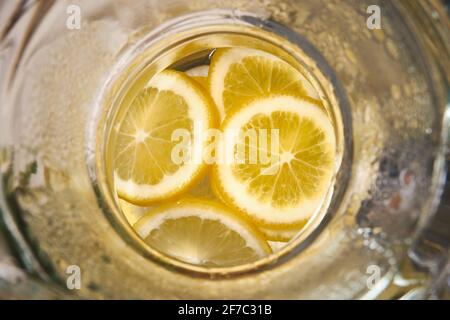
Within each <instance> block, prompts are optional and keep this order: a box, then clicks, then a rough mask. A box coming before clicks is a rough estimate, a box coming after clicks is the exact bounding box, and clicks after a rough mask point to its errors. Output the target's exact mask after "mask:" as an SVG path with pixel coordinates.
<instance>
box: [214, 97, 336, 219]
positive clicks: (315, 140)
mask: <svg viewBox="0 0 450 320" xmlns="http://www.w3.org/2000/svg"><path fill="white" fill-rule="evenodd" d="M222 129H223V131H224V132H233V133H241V132H248V131H249V129H251V130H255V131H256V133H258V132H262V130H261V129H265V130H266V132H267V137H268V138H271V137H272V139H275V138H276V135H274V134H275V133H278V135H277V136H278V138H277V140H278V146H277V144H274V146H277V147H276V149H275V150H273V148H272V142H269V141H267V140H266V141H267V143H266V144H262V142H263V141H262V140H258V141H257V143H254V142H251V140H250V139H247V138H246V135H240V134H237V136H238V138H236V139H234V140H230V139H228V138H227V135H224V138H222V139H220V140H219V144H218V148H217V152H218V159H224V160H222V161H221V163H218V164H216V165H214V167H213V170H212V171H213V174H212V175H213V177H212V181H213V183H214V187H213V190H215V191H216V192H218V193H219V197H220V198H221V199H224V200H225V201H226V202H227V203H228V204H229V205H230V206H232V207H235V208H236V209H237V210H240V211H242V212H244V213H246V214H247V215H248V216H249V217H250V218H252V219H253V220H256V221H257V223H258V225H266V226H278V227H280V228H281V227H288V226H289V227H292V226H293V225H299V226H300V225H302V224H303V223H304V220H307V219H309V218H310V217H311V216H312V215H313V214H315V213H316V212H317V211H318V210H319V208H320V207H321V204H322V202H323V201H324V198H325V196H326V194H327V191H328V189H329V186H330V182H331V179H332V176H333V173H334V158H335V149H336V141H335V140H336V138H335V134H334V129H333V126H332V123H331V121H330V120H329V118H328V117H327V116H326V115H325V113H324V112H323V111H322V110H321V109H320V108H319V107H318V106H316V105H314V104H312V103H310V102H308V101H306V100H302V99H299V98H295V97H291V96H279V97H270V98H266V99H262V100H258V101H255V102H252V103H250V104H249V105H248V106H245V107H244V108H240V109H234V112H232V113H231V114H230V115H228V117H227V118H226V119H225V121H224V123H223V127H222ZM274 129H275V130H274ZM230 144H231V145H230ZM262 146H263V147H264V146H265V148H266V149H264V148H262ZM238 147H241V148H242V147H245V148H244V150H245V151H246V154H245V157H243V156H236V155H237V153H236V152H237V151H236V150H238V149H237V148H238ZM251 150H257V151H258V153H257V156H258V158H257V161H253V162H252V161H249V159H251V158H249V155H250V154H251V153H250V151H251ZM261 151H262V153H261V154H262V155H264V154H266V155H267V156H268V157H267V158H268V159H269V160H270V161H264V162H262V161H261V159H262V158H261V157H260V154H259V152H261ZM242 160H245V161H242Z"/></svg>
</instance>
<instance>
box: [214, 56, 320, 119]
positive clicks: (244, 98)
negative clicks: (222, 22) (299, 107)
mask: <svg viewBox="0 0 450 320" xmlns="http://www.w3.org/2000/svg"><path fill="white" fill-rule="evenodd" d="M209 88H210V90H211V96H212V97H213V99H214V102H215V103H216V105H217V107H218V109H219V112H220V115H221V117H222V118H223V117H224V116H225V114H227V113H228V112H229V110H232V109H233V108H238V107H241V106H243V105H246V104H248V103H250V102H252V101H254V100H255V99H260V98H263V97H268V96H270V95H291V96H294V97H310V98H311V99H315V100H317V99H319V96H318V94H317V91H316V90H315V89H314V87H313V86H312V85H311V84H310V82H309V81H308V80H307V79H306V78H305V77H304V76H303V75H302V74H301V73H300V72H299V71H298V70H297V69H295V68H294V67H292V66H291V65H290V64H288V63H287V62H285V61H284V60H281V59H280V58H278V57H276V56H273V55H271V54H269V53H266V52H264V51H259V50H254V49H243V48H224V49H217V50H216V52H215V53H214V55H213V57H212V60H211V66H210V69H209Z"/></svg>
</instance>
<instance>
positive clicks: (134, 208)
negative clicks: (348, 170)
mask: <svg viewBox="0 0 450 320" xmlns="http://www.w3.org/2000/svg"><path fill="white" fill-rule="evenodd" d="M257 32H258V31H257V29H254V30H252V33H253V35H252V36H248V35H247V34H241V35H236V34H231V33H219V34H208V35H206V36H204V37H199V39H197V41H192V42H188V43H185V44H184V45H180V46H179V47H177V48H176V49H174V50H172V51H169V52H168V53H167V54H166V55H165V56H162V57H160V59H158V60H155V61H153V63H152V64H150V65H148V66H147V67H146V68H145V69H144V71H143V72H141V74H140V75H139V76H138V77H136V79H135V81H134V82H133V83H132V84H131V85H130V86H129V88H128V90H127V92H126V93H125V94H124V98H123V99H122V105H121V106H120V107H119V112H118V116H117V117H116V119H115V120H114V123H119V124H120V121H121V120H120V116H121V117H122V119H123V117H124V116H125V115H126V110H127V108H128V106H129V105H130V103H132V101H133V97H134V96H136V95H137V94H138V93H139V92H140V90H142V89H141V88H142V87H143V86H145V84H146V83H147V82H148V81H149V80H150V79H151V78H152V76H153V75H154V74H155V73H157V72H159V71H160V70H161V69H172V70H177V71H180V72H185V73H186V74H188V75H189V76H191V77H192V78H193V79H195V80H196V81H197V82H198V83H199V84H200V85H201V86H206V85H207V82H206V77H207V72H208V66H209V64H210V59H211V56H212V54H213V53H214V51H215V50H216V49H217V48H221V47H222V48H223V47H244V48H251V49H257V50H262V51H265V52H267V53H270V54H272V55H276V56H277V57H279V58H280V59H283V60H284V61H285V62H288V63H289V64H290V65H291V66H292V67H294V68H295V69H297V70H298V71H299V72H300V73H301V74H302V75H303V76H305V77H306V78H307V79H308V80H311V86H312V87H314V88H317V89H318V90H317V91H318V95H320V96H321V97H322V98H324V97H325V95H324V94H323V92H322V91H321V86H320V84H319V81H318V80H317V79H316V78H315V76H314V75H313V74H311V73H309V72H307V68H308V70H314V68H315V67H314V66H306V65H305V62H304V61H301V62H300V61H299V60H298V57H293V56H292V55H291V54H290V53H288V52H287V51H286V50H283V49H281V48H280V47H278V46H276V45H274V44H273V43H269V42H265V41H263V40H260V39H258V37H255V33H257ZM243 44H245V46H244V45H243ZM131 73H132V70H130V74H131ZM321 102H322V108H323V111H325V113H326V114H327V116H328V117H329V119H330V121H331V122H332V124H333V126H334V127H335V134H336V139H337V149H338V150H337V153H336V159H337V161H336V166H339V160H338V159H339V157H340V153H341V152H342V145H341V143H342V134H341V131H342V130H341V125H340V123H339V121H338V120H337V119H339V118H338V115H337V114H336V113H335V109H334V106H333V104H332V103H330V102H329V101H327V100H326V99H322V101H321ZM113 135H114V133H113V132H112V133H111V138H110V140H109V146H114V137H113ZM109 151H110V153H109V158H108V157H107V159H110V161H109V163H108V162H107V165H108V164H109V165H110V166H112V167H113V166H114V165H113V164H112V163H113V161H111V159H114V148H113V147H110V148H109ZM113 183H114V182H113ZM332 184H333V180H332V182H331V183H330V190H329V191H328V194H326V195H324V197H323V198H324V200H323V203H322V207H321V208H320V210H319V211H318V212H317V213H316V214H315V215H314V216H313V217H311V219H314V220H315V221H309V222H308V221H304V222H302V223H301V224H297V225H295V226H291V227H287V228H281V229H280V228H276V227H275V228H271V227H270V226H258V225H255V227H256V228H257V229H259V231H260V232H261V233H262V234H263V235H264V236H265V237H266V239H267V240H268V243H269V244H270V246H271V247H272V250H273V252H277V251H279V250H281V249H282V248H283V247H284V246H285V244H286V243H288V242H289V241H291V240H293V239H295V238H296V236H297V235H298V234H299V233H302V232H306V231H308V232H309V231H311V230H312V228H314V226H317V225H318V223H320V220H321V219H322V218H323V216H324V214H325V212H326V209H327V207H328V203H329V201H330V199H331V194H332V190H331V189H332ZM186 197H189V198H192V197H194V198H200V199H202V198H204V199H208V200H213V201H216V202H218V203H223V200H222V199H221V197H220V196H218V195H217V192H214V190H213V188H212V187H211V180H210V175H209V174H205V175H203V176H202V178H201V179H200V180H199V181H198V182H197V183H196V184H195V185H193V186H192V187H191V188H189V189H187V190H185V191H184V192H183V193H181V194H179V195H177V196H176V197H174V198H171V199H170V200H167V201H163V202H162V203H155V204H151V205H148V206H145V207H143V206H138V205H136V204H132V203H129V202H127V201H125V200H123V199H118V203H119V206H120V208H121V210H122V212H123V214H124V216H125V218H126V219H127V220H128V222H129V223H130V225H131V226H133V225H134V224H135V223H136V222H137V221H138V220H139V219H140V218H141V217H142V216H143V215H145V213H147V212H149V211H151V210H154V209H155V208H158V207H159V206H161V205H164V204H165V203H167V202H168V203H175V202H176V201H178V200H180V199H184V198H186ZM225 205H226V204H225ZM307 222H308V225H310V226H309V229H310V230H306V229H307V228H304V227H305V224H306V223H307ZM163 253H165V254H168V255H171V252H163Z"/></svg>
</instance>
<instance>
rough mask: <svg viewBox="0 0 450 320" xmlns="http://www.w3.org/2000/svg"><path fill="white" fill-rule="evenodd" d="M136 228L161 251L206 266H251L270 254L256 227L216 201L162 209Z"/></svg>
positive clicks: (190, 201) (183, 203) (182, 203)
mask: <svg viewBox="0 0 450 320" xmlns="http://www.w3.org/2000/svg"><path fill="white" fill-rule="evenodd" d="M134 228H135V230H136V231H137V233H138V234H139V235H140V236H141V237H142V238H143V239H144V240H145V242H146V243H147V244H149V245H150V246H152V247H153V248H155V249H157V250H159V251H160V252H163V253H166V254H168V255H170V256H172V257H174V258H176V259H178V260H181V261H184V262H187V263H190V264H195V265H201V266H204V267H230V266H236V265H241V264H245V263H251V262H254V261H256V260H258V259H261V258H262V257H265V256H266V255H268V254H270V253H271V249H270V247H269V245H268V244H267V242H266V241H265V240H264V238H263V237H262V235H261V234H260V233H259V232H258V231H257V230H256V229H255V228H253V227H252V226H251V225H249V224H248V223H246V222H245V221H244V220H242V219H241V218H240V217H239V216H237V215H235V214H234V213H233V212H232V211H230V210H229V209H227V208H226V207H224V206H222V205H220V204H219V203H216V202H213V201H206V200H200V199H187V200H186V199H185V200H182V201H179V202H178V203H175V204H168V205H165V206H161V207H159V208H157V209H155V210H153V211H150V212H148V213H147V214H146V215H145V216H144V217H143V218H141V219H140V220H139V221H138V222H137V223H136V224H135V226H134Z"/></svg>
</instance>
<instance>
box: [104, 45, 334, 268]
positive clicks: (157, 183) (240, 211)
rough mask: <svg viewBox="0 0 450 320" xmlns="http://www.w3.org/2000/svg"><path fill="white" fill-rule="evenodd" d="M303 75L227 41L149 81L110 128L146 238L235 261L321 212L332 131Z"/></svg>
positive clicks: (216, 260)
mask: <svg viewBox="0 0 450 320" xmlns="http://www.w3.org/2000/svg"><path fill="white" fill-rule="evenodd" d="M304 72H305V70H303V71H302V72H301V71H300V70H298V69H297V68H294V67H293V66H292V65H290V64H289V63H288V62H286V61H285V60H283V59H281V58H280V57H277V56H275V55H273V54H271V53H269V52H265V51H262V50H257V49H250V48H245V47H223V48H211V49H210V50H208V51H207V52H205V53H204V54H203V55H202V59H198V57H196V60H195V61H194V60H193V59H191V58H190V57H182V58H180V60H179V61H177V62H176V63H174V64H172V65H171V66H169V67H168V68H166V69H164V70H163V71H161V72H159V73H157V74H156V75H154V76H153V77H151V79H150V80H149V81H148V82H147V83H145V85H144V86H143V88H142V89H141V90H140V91H139V92H138V93H137V95H136V96H135V97H134V99H133V100H132V102H131V104H130V106H129V108H128V110H127V111H126V113H125V116H124V118H123V120H122V121H120V123H117V124H116V125H115V128H116V131H117V132H116V134H117V138H116V140H115V143H114V149H113V150H114V152H113V168H114V186H115V190H116V192H117V195H118V197H119V198H120V200H119V204H120V206H121V208H122V211H123V213H124V215H125V216H126V217H127V219H128V221H129V223H130V224H131V225H132V226H133V228H134V229H135V231H136V232H137V233H138V234H139V235H140V236H141V238H142V239H144V241H145V242H146V243H147V244H148V245H149V246H151V247H152V248H154V249H156V250H159V251H160V252H162V253H165V254H167V255H169V256H171V257H173V258H175V259H178V260H180V261H183V262H186V263H189V264H194V265H199V266H203V267H229V266H238V265H242V264H246V263H250V262H254V261H257V260H259V259H262V258H264V257H266V256H268V255H270V254H271V253H272V252H273V251H276V250H279V248H280V247H281V246H282V244H283V243H287V242H289V241H291V240H292V239H294V238H295V236H296V234H298V233H299V232H300V231H301V230H302V229H303V228H304V226H305V225H306V224H307V223H308V222H309V221H310V220H312V219H314V218H315V216H316V214H317V212H319V211H320V210H323V206H324V205H325V204H326V201H325V199H326V197H327V193H328V190H329V189H330V186H331V184H332V180H333V177H334V174H335V171H336V168H335V158H336V148H337V147H336V136H335V130H334V123H333V120H332V119H331V118H330V117H329V115H328V113H327V111H326V109H325V107H324V105H323V104H322V101H321V98H320V95H319V93H318V92H317V91H316V89H315V88H314V87H313V85H312V84H311V83H310V82H309V81H308V80H307V77H306V76H305V74H304Z"/></svg>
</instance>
